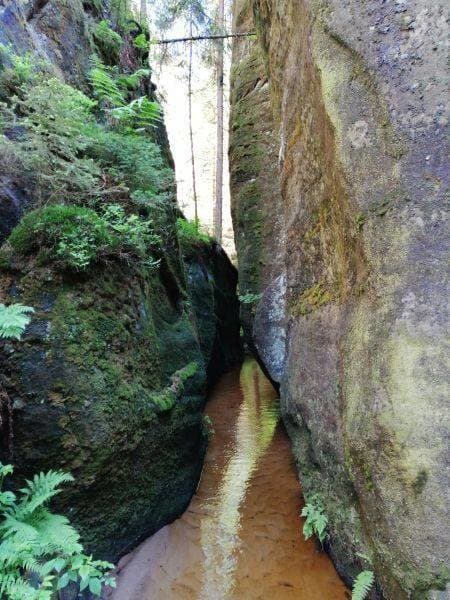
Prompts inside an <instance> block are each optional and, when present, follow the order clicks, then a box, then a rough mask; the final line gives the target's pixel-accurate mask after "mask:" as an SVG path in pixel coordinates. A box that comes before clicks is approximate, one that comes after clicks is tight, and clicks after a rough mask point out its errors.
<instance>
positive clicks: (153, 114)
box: [111, 96, 162, 130]
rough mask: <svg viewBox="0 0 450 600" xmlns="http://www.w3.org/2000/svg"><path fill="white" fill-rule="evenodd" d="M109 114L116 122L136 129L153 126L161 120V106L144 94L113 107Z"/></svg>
mask: <svg viewBox="0 0 450 600" xmlns="http://www.w3.org/2000/svg"><path fill="white" fill-rule="evenodd" d="M111 115H112V117H113V118H114V119H115V120H116V121H117V122H118V123H121V124H122V125H125V126H126V127H131V128H132V129H136V130H139V129H152V128H155V127H157V125H158V123H160V122H161V121H162V113H161V106H160V105H159V103H158V102H152V101H151V100H149V99H148V98H147V97H146V96H142V97H140V98H136V99H135V100H132V101H131V102H130V103H129V104H127V105H125V106H119V107H117V108H114V109H113V110H112V111H111Z"/></svg>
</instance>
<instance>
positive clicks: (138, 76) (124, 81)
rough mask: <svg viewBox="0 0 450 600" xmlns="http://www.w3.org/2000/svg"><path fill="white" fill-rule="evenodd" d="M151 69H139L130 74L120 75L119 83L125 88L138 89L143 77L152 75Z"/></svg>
mask: <svg viewBox="0 0 450 600" xmlns="http://www.w3.org/2000/svg"><path fill="white" fill-rule="evenodd" d="M150 74H151V71H150V69H138V70H137V71H135V72H134V73H131V74H130V75H119V77H118V78H117V83H118V85H119V86H120V87H121V88H122V89H124V90H132V91H134V90H137V88H138V87H139V84H140V83H141V81H142V79H144V78H145V77H150Z"/></svg>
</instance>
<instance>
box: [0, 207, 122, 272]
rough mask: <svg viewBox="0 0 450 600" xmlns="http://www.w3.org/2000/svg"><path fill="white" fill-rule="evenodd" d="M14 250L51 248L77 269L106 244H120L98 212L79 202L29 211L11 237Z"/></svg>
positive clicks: (108, 246)
mask: <svg viewBox="0 0 450 600" xmlns="http://www.w3.org/2000/svg"><path fill="white" fill-rule="evenodd" d="M8 241H9V243H10V244H11V246H12V247H13V249H14V250H16V251H18V252H19V253H21V254H24V255H26V254H29V253H31V252H32V251H34V250H41V251H42V249H43V248H48V249H50V251H51V252H50V256H51V257H54V258H58V259H59V260H61V261H62V262H64V263H65V264H67V266H69V267H72V268H74V269H76V270H83V269H85V268H87V267H88V266H89V265H90V264H91V262H92V261H93V260H94V259H95V258H96V257H97V255H98V253H99V252H100V250H101V249H103V248H112V247H113V246H114V245H118V241H117V240H115V239H114V238H113V237H112V236H111V233H110V232H109V231H108V227H107V224H106V223H105V221H103V220H102V219H101V218H100V217H99V216H98V215H97V213H95V212H94V211H93V210H91V209H89V208H84V207H80V206H47V207H45V208H42V209H37V210H34V211H31V212H29V213H28V214H27V215H25V217H24V218H23V219H22V220H21V222H20V223H19V225H17V227H15V229H13V231H12V233H11V235H10V236H9V239H8Z"/></svg>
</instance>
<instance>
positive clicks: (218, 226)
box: [214, 0, 225, 244]
mask: <svg viewBox="0 0 450 600" xmlns="http://www.w3.org/2000/svg"><path fill="white" fill-rule="evenodd" d="M224 21H225V4H224V0H219V13H218V19H217V26H218V30H219V33H220V34H222V33H223V31H224ZM216 45H217V57H216V77H217V103H216V105H217V150H216V191H215V203H214V235H215V237H216V239H217V241H218V242H219V244H220V243H222V199H223V62H224V42H223V39H219V40H217V42H216Z"/></svg>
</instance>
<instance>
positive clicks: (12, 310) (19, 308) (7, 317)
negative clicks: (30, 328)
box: [0, 304, 34, 340]
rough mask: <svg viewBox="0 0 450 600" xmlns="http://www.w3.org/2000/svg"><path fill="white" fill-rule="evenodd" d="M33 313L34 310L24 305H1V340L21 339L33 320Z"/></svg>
mask: <svg viewBox="0 0 450 600" xmlns="http://www.w3.org/2000/svg"><path fill="white" fill-rule="evenodd" d="M33 312H34V308H31V306H23V304H10V305H9V306H5V305H4V304H0V338H7V339H10V338H15V339H17V340H18V339H20V336H21V335H22V333H23V332H24V331H25V327H26V326H27V325H28V323H29V322H30V320H31V317H30V313H33Z"/></svg>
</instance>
